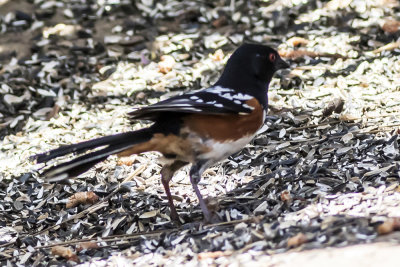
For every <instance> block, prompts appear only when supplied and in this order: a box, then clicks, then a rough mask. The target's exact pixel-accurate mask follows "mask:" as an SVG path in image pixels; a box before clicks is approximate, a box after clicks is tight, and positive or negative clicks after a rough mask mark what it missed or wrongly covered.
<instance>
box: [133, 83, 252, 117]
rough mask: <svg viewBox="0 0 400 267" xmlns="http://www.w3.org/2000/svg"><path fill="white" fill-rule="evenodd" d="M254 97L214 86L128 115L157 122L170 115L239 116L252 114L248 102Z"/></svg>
mask: <svg viewBox="0 0 400 267" xmlns="http://www.w3.org/2000/svg"><path fill="white" fill-rule="evenodd" d="M252 98H253V97H252V96H250V95H247V94H243V93H238V92H236V91H235V90H233V89H229V88H223V87H220V86H214V87H210V88H207V89H203V90H200V91H196V92H192V93H186V94H182V95H178V96H175V97H171V98H169V99H166V100H163V101H160V102H158V103H156V104H154V105H150V106H147V107H143V108H140V109H137V110H134V111H132V112H130V113H128V115H129V118H130V119H131V120H156V119H157V118H159V116H160V115H161V114H163V113H165V112H168V113H201V114H224V113H228V114H232V113H233V114H235V113H236V114H238V113H251V111H252V110H253V107H251V106H249V105H247V104H246V102H247V101H248V100H250V99H252Z"/></svg>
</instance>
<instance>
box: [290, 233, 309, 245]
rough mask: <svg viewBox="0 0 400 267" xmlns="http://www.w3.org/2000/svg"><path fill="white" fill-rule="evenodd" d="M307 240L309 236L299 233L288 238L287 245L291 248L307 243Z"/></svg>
mask: <svg viewBox="0 0 400 267" xmlns="http://www.w3.org/2000/svg"><path fill="white" fill-rule="evenodd" d="M307 241H308V240H307V237H306V236H305V235H304V234H303V233H298V234H297V235H295V236H293V237H291V238H289V239H288V241H287V246H288V247H289V248H292V247H298V246H300V245H302V244H304V243H307Z"/></svg>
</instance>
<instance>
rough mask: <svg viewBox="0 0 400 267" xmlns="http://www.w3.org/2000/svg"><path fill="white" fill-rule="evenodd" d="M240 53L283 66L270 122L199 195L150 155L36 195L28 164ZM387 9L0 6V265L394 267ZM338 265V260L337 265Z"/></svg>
mask: <svg viewBox="0 0 400 267" xmlns="http://www.w3.org/2000/svg"><path fill="white" fill-rule="evenodd" d="M244 41H251V42H258V43H263V44H269V45H271V46H273V47H276V48H277V49H278V50H279V52H280V54H281V56H282V57H283V58H284V59H285V60H287V61H288V62H290V65H291V66H292V68H291V70H285V71H282V72H280V73H278V74H277V75H276V76H275V78H274V79H273V81H272V84H271V86H270V91H269V104H270V109H269V114H268V116H267V119H266V123H265V126H264V127H263V128H262V129H261V130H260V133H259V135H258V136H257V137H256V138H255V139H254V140H253V142H252V143H251V144H249V145H248V146H247V147H246V148H245V149H243V150H242V151H241V152H239V153H237V154H235V155H233V156H231V157H230V158H229V159H228V160H226V161H224V162H222V164H219V165H217V166H214V167H212V168H210V169H208V170H207V171H206V172H205V174H204V179H203V181H202V182H201V191H202V193H203V195H205V196H207V197H208V202H209V204H210V206H212V207H213V209H214V210H215V211H216V212H217V213H218V215H219V217H220V218H221V220H222V221H223V222H222V223H219V224H213V225H205V224H203V223H202V214H201V210H200V208H199V207H198V205H197V204H198V203H197V200H196V197H195V195H194V193H193V191H192V188H191V185H190V183H189V180H188V169H182V170H181V171H179V172H178V173H177V175H176V176H175V177H174V179H173V181H172V183H171V188H172V189H171V190H172V193H173V195H174V199H175V203H176V206H177V209H178V213H179V215H180V216H181V219H182V222H183V225H182V226H180V227H178V226H176V225H174V224H173V223H172V222H171V220H170V217H169V210H168V204H167V200H166V198H165V193H164V191H163V187H162V185H161V183H160V174H159V171H160V168H161V166H160V165H159V162H158V161H157V157H158V156H159V155H158V154H156V153H147V154H144V155H137V156H132V157H129V158H122V159H118V158H116V157H110V158H109V159H108V160H107V161H106V162H103V163H100V164H98V165H97V166H96V167H95V168H92V169H91V170H90V171H88V172H87V173H85V174H83V175H81V176H80V177H78V178H77V179H75V180H71V181H69V182H67V183H64V184H49V183H45V182H44V181H43V180H42V179H41V178H40V176H39V175H38V172H37V171H38V170H39V169H40V168H41V167H43V166H37V165H35V164H34V163H33V162H30V161H29V157H30V156H31V155H33V154H35V153H39V152H43V151H46V150H49V149H52V148H56V147H58V146H60V145H63V144H70V143H75V142H79V141H82V140H88V139H90V138H95V137H99V136H104V135H108V134H113V133H118V132H123V131H127V130H131V129H139V128H141V127H143V126H145V125H146V122H137V123H134V124H133V125H132V124H130V123H129V121H128V120H127V119H126V118H125V117H124V115H125V114H126V113H127V112H128V111H130V110H131V109H132V108H137V107H140V106H143V105H148V104H152V103H155V102H157V101H159V100H160V99H164V98H166V97H169V96H172V95H175V94H179V93H181V92H184V91H187V90H193V89H199V88H203V87H207V86H209V85H211V84H212V83H213V82H214V81H215V80H216V78H217V77H218V75H219V73H220V71H221V70H222V68H223V66H224V64H225V62H226V60H227V58H228V57H229V55H230V53H231V52H232V51H233V50H234V49H235V48H236V47H238V46H239V45H240V44H241V43H242V42H244ZM399 125H400V5H399V2H398V1H396V0H331V1H321V0H302V1H300V0H272V1H260V2H259V1H240V0H239V1H224V0H221V1H204V2H203V1H193V0H189V1H178V0H162V1H152V0H142V1H128V0H115V1H107V0H104V1H91V0H83V1H75V0H74V1H66V0H54V1H42V0H35V1H33V0H32V1H28V0H27V1H22V0H12V1H8V0H0V138H1V143H0V162H1V164H0V215H1V216H0V226H1V227H0V263H1V265H8V266H13V265H18V266H21V265H27V266H42V265H43V266H49V265H68V266H72V265H77V264H82V266H89V265H90V264H93V265H90V266H130V265H154V266H161V265H163V266H164V265H168V264H174V265H178V264H182V265H187V266H194V265H196V266H197V265H201V266H203V265H204V266H206V265H210V264H211V265H214V266H220V265H222V266H227V265H231V266H239V265H245V266H247V265H251V266H258V265H262V266H292V264H293V263H294V262H296V264H298V265H299V266H302V265H306V264H307V266H321V264H324V265H325V266H330V265H332V266H337V265H338V264H341V265H345V264H348V265H349V264H351V265H353V266H354V265H358V266H376V265H377V264H382V265H386V266H392V265H393V266H394V265H395V263H396V261H397V257H398V256H397V255H398V253H399V250H400V249H399V247H398V246H396V245H398V244H399V243H400V232H397V231H396V230H398V229H400V207H399V203H400V187H399V178H400V177H399V176H400V152H399V143H400V138H399V137H398V134H399V133H400V131H399ZM349 255H350V256H349Z"/></svg>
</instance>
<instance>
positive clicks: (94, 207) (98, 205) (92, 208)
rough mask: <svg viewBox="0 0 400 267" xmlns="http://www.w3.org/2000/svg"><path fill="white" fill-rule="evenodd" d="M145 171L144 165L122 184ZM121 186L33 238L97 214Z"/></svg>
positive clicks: (35, 234)
mask: <svg viewBox="0 0 400 267" xmlns="http://www.w3.org/2000/svg"><path fill="white" fill-rule="evenodd" d="M145 169H146V165H142V166H141V167H139V168H137V169H136V170H135V171H134V172H133V173H132V174H131V175H130V176H128V177H127V178H126V179H125V180H124V181H123V182H122V183H121V184H124V183H126V182H128V181H130V180H132V179H133V178H134V177H135V176H137V175H139V174H140V173H142V172H143V171H144V170H145ZM121 184H120V185H119V186H118V187H117V188H115V189H114V190H113V191H112V192H111V193H110V194H109V195H108V196H106V197H105V198H104V199H102V200H101V201H100V202H97V203H96V204H93V205H92V206H89V207H88V208H87V209H85V210H83V211H81V212H79V213H77V214H75V215H74V216H71V217H70V218H68V219H67V220H65V221H63V222H61V223H60V224H55V225H52V226H50V227H47V228H46V229H43V230H41V231H39V232H37V233H34V234H33V236H37V235H40V234H42V233H44V232H47V231H49V230H51V229H54V228H56V227H57V226H61V225H63V224H65V223H67V222H70V221H72V220H75V219H79V218H82V217H83V216H85V215H86V214H89V213H93V212H95V211H97V210H99V209H101V208H103V207H105V206H107V205H108V203H107V202H108V200H110V198H111V197H113V196H114V195H115V194H116V193H118V191H119V190H120V189H121Z"/></svg>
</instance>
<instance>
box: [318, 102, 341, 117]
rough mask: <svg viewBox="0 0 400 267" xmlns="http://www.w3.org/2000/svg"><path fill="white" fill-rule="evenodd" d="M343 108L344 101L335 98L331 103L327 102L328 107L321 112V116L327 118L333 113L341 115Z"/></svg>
mask: <svg viewBox="0 0 400 267" xmlns="http://www.w3.org/2000/svg"><path fill="white" fill-rule="evenodd" d="M343 107H344V100H343V99H341V98H335V99H333V100H332V101H331V102H329V103H328V105H327V106H326V107H325V108H324V110H323V111H322V116H323V117H328V116H330V115H331V114H332V113H333V112H335V113H341V112H342V111H343Z"/></svg>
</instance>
